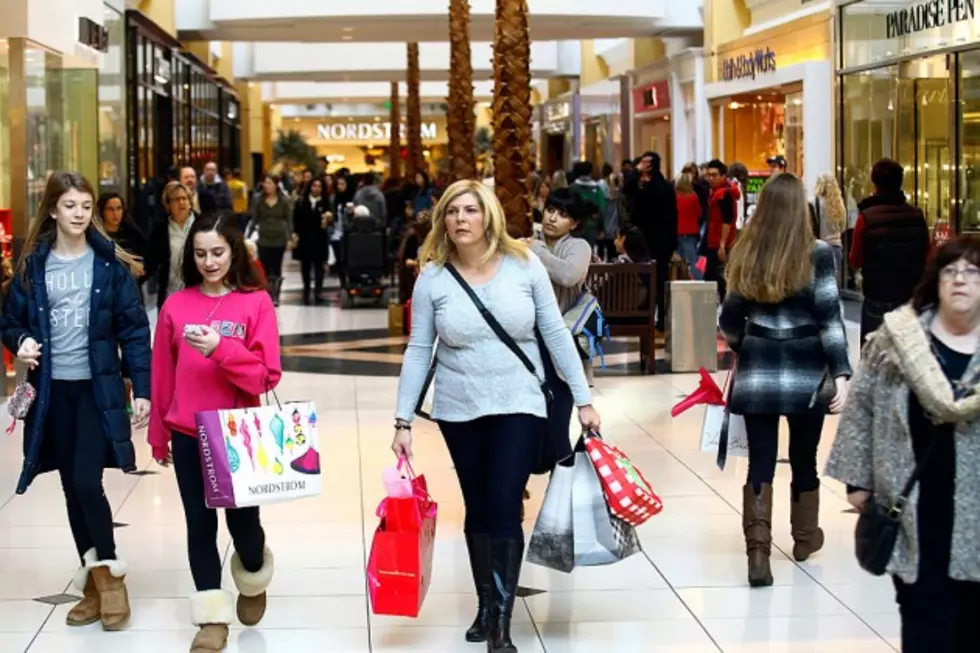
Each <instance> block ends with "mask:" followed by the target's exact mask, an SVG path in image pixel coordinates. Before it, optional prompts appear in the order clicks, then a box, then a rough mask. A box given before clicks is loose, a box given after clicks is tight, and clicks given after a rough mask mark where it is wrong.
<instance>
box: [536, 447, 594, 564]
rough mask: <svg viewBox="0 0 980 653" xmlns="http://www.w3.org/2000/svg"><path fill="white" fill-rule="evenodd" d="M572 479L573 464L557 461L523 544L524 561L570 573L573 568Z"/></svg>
mask: <svg viewBox="0 0 980 653" xmlns="http://www.w3.org/2000/svg"><path fill="white" fill-rule="evenodd" d="M586 462H588V461H586ZM593 475H595V473H594V472H593ZM574 483H575V467H572V466H569V467H566V466H564V465H562V464H561V463H559V464H558V465H556V466H555V469H554V470H552V472H551V479H550V480H549V481H548V489H547V490H546V491H545V493H544V502H543V503H542V504H541V511H540V512H539V513H538V520H537V521H536V522H535V523H534V531H533V532H532V533H531V540H530V541H529V542H528V545H527V561H528V562H530V563H532V564H535V565H540V566H542V567H546V568H548V569H554V570H555V571H563V572H565V573H570V572H571V571H572V569H574V568H575V548H574V536H573V534H572V488H573V485H574Z"/></svg>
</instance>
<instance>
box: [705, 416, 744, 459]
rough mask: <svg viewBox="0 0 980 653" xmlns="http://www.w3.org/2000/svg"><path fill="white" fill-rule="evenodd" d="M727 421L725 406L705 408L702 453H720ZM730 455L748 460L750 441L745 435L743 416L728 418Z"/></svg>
mask: <svg viewBox="0 0 980 653" xmlns="http://www.w3.org/2000/svg"><path fill="white" fill-rule="evenodd" d="M724 421H725V407H724V406H705V408H704V421H703V422H702V423H701V451H702V452H704V453H718V444H719V443H720V441H721V429H722V425H723V423H724ZM728 455H729V456H735V457H736V458H747V457H748V455H749V440H748V437H747V436H746V433H745V418H744V417H742V416H741V415H734V414H731V415H729V416H728Z"/></svg>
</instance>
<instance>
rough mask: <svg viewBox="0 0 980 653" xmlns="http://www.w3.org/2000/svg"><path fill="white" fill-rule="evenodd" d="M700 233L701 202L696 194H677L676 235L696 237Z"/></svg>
mask: <svg viewBox="0 0 980 653" xmlns="http://www.w3.org/2000/svg"><path fill="white" fill-rule="evenodd" d="M699 233H701V200H700V199H699V198H698V194H697V193H694V192H690V193H677V235H678V236H697V235H698V234H699Z"/></svg>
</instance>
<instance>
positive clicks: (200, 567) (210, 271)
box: [147, 214, 282, 653]
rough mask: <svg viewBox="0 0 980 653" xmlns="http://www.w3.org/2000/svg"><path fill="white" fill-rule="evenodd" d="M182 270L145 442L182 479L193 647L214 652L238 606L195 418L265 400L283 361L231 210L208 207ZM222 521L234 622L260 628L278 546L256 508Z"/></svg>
mask: <svg viewBox="0 0 980 653" xmlns="http://www.w3.org/2000/svg"><path fill="white" fill-rule="evenodd" d="M260 247H261V246H260ZM181 273H182V274H183V278H184V282H185V285H186V288H185V289H184V290H182V291H180V292H178V293H176V294H174V295H171V296H170V298H168V299H167V302H166V303H165V304H164V305H163V308H162V309H161V310H160V316H159V318H158V319H157V327H156V334H155V336H154V339H153V345H154V346H153V402H154V403H153V413H152V416H151V419H150V429H149V434H148V438H147V439H148V441H149V443H150V446H151V447H152V448H153V458H154V460H156V461H157V463H159V464H160V465H163V466H165V467H169V466H170V465H171V464H172V465H173V467H174V472H175V474H176V476H177V487H178V489H179V490H180V499H181V503H182V504H183V507H184V518H185V521H186V525H187V554H188V558H189V560H190V567H191V574H192V576H193V577H194V586H195V588H196V589H197V593H196V594H194V595H193V596H191V619H192V623H193V624H194V625H195V626H197V627H198V628H199V631H198V633H197V635H196V636H195V637H194V642H193V644H191V652H192V653H209V652H211V651H221V650H224V648H225V646H226V644H227V641H228V626H229V624H230V623H231V621H232V615H233V609H234V608H233V606H232V597H231V594H229V593H228V592H226V591H224V590H222V589H221V576H222V553H221V551H219V550H218V514H217V511H215V510H212V509H210V508H208V507H207V506H206V505H205V493H204V477H203V476H202V474H201V453H200V450H199V448H198V442H197V425H196V422H195V417H194V416H195V415H196V414H197V413H199V412H201V411H212V410H221V409H226V408H234V407H236V406H242V405H244V406H259V405H260V404H261V401H260V399H259V395H261V394H262V393H265V392H268V391H269V390H270V389H273V388H275V387H276V385H278V383H279V379H280V378H281V376H282V363H281V361H280V358H279V328H278V325H277V322H276V312H275V309H274V308H273V306H272V303H271V301H270V299H269V296H268V294H267V293H264V292H260V287H261V286H260V283H259V281H258V279H256V276H255V269H254V267H253V266H252V263H251V260H250V257H249V254H248V249H247V247H246V245H245V239H244V237H243V236H242V233H241V232H240V231H239V230H238V226H237V225H236V224H235V220H234V218H233V216H231V215H230V214H212V215H209V216H205V217H203V218H201V219H199V220H197V221H195V222H194V226H193V228H192V229H191V233H190V235H189V237H188V246H187V247H186V248H185V250H184V256H183V261H182V266H181ZM187 379H193V380H194V381H193V383H188V382H186V380H187ZM225 521H226V523H227V526H228V532H229V533H230V534H231V540H232V544H233V546H234V553H233V554H232V556H231V560H230V562H229V567H230V569H231V577H232V579H233V580H234V582H235V585H236V587H237V588H238V591H239V597H238V604H237V613H238V619H239V621H241V622H242V624H244V625H246V626H254V625H256V624H258V623H259V621H261V620H262V617H263V616H264V615H265V608H266V589H267V588H268V587H269V584H270V583H271V582H272V576H273V572H274V565H275V563H274V560H273V556H272V552H271V551H270V550H269V548H268V547H267V546H266V539H265V531H264V530H263V529H262V523H261V520H260V518H259V509H258V508H257V507H256V508H237V509H230V510H226V511H225Z"/></svg>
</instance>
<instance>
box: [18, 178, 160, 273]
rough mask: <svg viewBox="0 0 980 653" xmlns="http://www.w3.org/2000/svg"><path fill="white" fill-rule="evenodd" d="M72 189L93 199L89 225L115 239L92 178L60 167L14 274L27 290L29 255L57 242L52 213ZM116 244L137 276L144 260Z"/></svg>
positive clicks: (118, 256) (123, 260) (119, 256)
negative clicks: (98, 203)
mask: <svg viewBox="0 0 980 653" xmlns="http://www.w3.org/2000/svg"><path fill="white" fill-rule="evenodd" d="M70 190H77V191H78V192H79V193H85V194H87V195H88V196H89V197H91V198H92V205H93V210H92V222H91V223H90V224H89V227H88V228H89V229H95V230H96V231H97V232H99V234H100V235H101V236H102V237H103V238H105V239H106V241H108V242H110V243H111V242H112V239H111V238H109V236H108V235H107V234H106V232H105V228H104V227H103V226H102V216H101V215H99V213H98V212H97V211H95V210H94V206H95V191H94V190H93V188H92V184H90V183H89V181H88V179H86V178H85V177H83V176H82V175H81V174H79V173H77V172H73V171H71V170H58V171H56V172H53V173H51V176H50V177H48V182H47V185H45V187H44V197H43V198H42V199H41V202H40V203H39V204H38V207H37V214H35V216H34V219H33V220H32V221H31V224H30V226H29V227H28V229H27V239H26V240H25V241H24V250H23V252H21V255H20V259H19V260H18V261H17V268H16V271H15V273H14V275H15V276H17V275H20V278H21V283H22V284H23V287H24V289H25V290H29V289H30V287H31V280H30V279H29V278H28V275H27V273H26V271H25V265H26V262H27V258H28V257H29V256H30V255H31V254H33V253H34V252H35V251H36V250H37V248H38V245H40V244H41V243H54V241H55V239H56V238H57V236H58V225H57V223H56V222H55V220H54V218H53V217H52V216H53V215H54V213H55V212H56V211H57V210H58V200H60V199H61V196H62V195H64V194H65V193H67V192H68V191H70ZM113 247H114V249H115V252H116V259H117V260H118V261H119V262H120V263H122V264H123V265H125V266H126V267H127V268H128V269H129V271H130V273H131V274H132V275H133V276H137V275H138V274H139V272H140V270H141V268H142V264H141V260H142V259H140V257H138V256H134V255H133V254H130V253H129V252H127V251H126V250H124V249H123V248H121V247H120V246H119V245H118V244H114V245H113Z"/></svg>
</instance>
